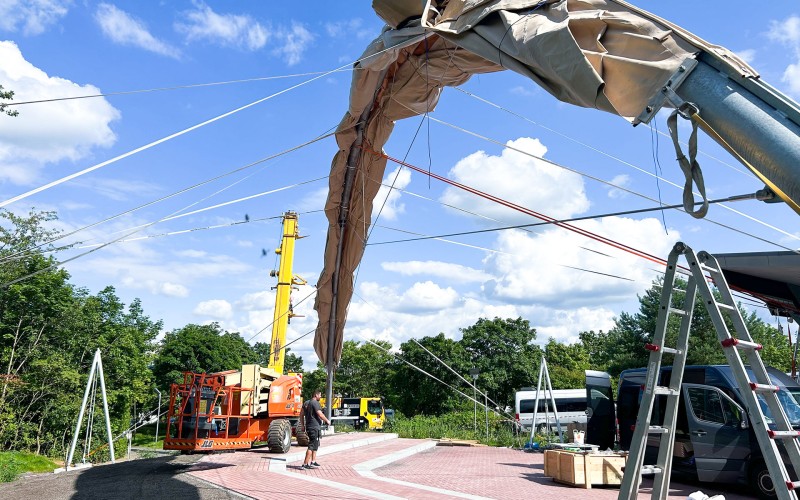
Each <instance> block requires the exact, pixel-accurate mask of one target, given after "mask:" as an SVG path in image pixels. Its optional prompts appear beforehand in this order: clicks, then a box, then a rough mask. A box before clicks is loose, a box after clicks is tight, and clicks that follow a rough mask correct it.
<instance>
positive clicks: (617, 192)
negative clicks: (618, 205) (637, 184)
mask: <svg viewBox="0 0 800 500" xmlns="http://www.w3.org/2000/svg"><path fill="white" fill-rule="evenodd" d="M611 184H613V185H615V186H619V187H624V188H627V187H629V186H630V185H631V176H629V175H627V174H620V175H617V176H615V177H614V178H613V179H611ZM606 187H607V188H608V197H609V198H612V199H617V198H624V197H626V196H628V194H629V193H628V192H627V191H623V190H621V189H615V188H613V187H611V186H608V185H607V186H606Z"/></svg>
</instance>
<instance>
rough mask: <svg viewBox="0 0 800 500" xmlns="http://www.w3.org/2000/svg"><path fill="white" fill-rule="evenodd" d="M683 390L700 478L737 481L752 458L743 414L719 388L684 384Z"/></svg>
mask: <svg viewBox="0 0 800 500" xmlns="http://www.w3.org/2000/svg"><path fill="white" fill-rule="evenodd" d="M682 390H683V397H684V403H685V408H686V417H687V420H688V424H689V438H690V439H691V444H692V448H693V450H694V459H695V465H696V466H697V478H698V479H699V480H700V481H712V482H729V481H730V482H735V481H737V480H738V479H739V477H740V474H741V471H742V470H743V467H744V462H745V460H746V458H747V457H748V455H750V434H749V432H748V430H747V429H746V428H743V427H742V422H743V421H746V416H745V412H744V410H743V409H742V407H741V406H739V405H738V404H736V402H734V401H733V399H731V398H730V397H729V396H728V395H727V394H725V393H724V392H723V391H722V390H720V389H718V388H716V387H711V386H708V385H700V384H683V389H682ZM679 439H681V437H680V436H677V435H676V440H679Z"/></svg>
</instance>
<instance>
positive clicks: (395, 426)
mask: <svg viewBox="0 0 800 500" xmlns="http://www.w3.org/2000/svg"><path fill="white" fill-rule="evenodd" d="M386 431H387V432H395V433H397V434H398V435H399V436H400V437H403V438H413V439H442V438H447V439H464V440H472V441H478V442H480V443H483V444H486V445H489V446H502V447H521V446H522V444H523V440H524V438H525V436H522V435H518V434H515V433H514V432H513V427H512V426H511V423H510V422H509V421H508V420H505V419H502V418H499V417H498V416H497V415H489V432H488V434H487V432H486V419H485V416H484V415H480V416H479V418H478V419H477V423H476V422H475V419H474V416H473V412H471V411H470V412H466V411H462V412H452V413H446V414H444V415H439V416H428V415H415V416H414V417H411V418H408V417H404V416H403V415H401V414H396V415H395V418H394V419H393V420H391V421H389V422H387V425H386Z"/></svg>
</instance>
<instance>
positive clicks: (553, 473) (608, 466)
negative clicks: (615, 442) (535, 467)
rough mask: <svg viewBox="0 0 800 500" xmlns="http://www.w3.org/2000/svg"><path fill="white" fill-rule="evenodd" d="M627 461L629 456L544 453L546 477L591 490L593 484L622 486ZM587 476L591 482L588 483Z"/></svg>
mask: <svg viewBox="0 0 800 500" xmlns="http://www.w3.org/2000/svg"><path fill="white" fill-rule="evenodd" d="M626 459H627V455H604V454H599V453H580V452H579V453H576V452H572V451H562V450H547V451H545V452H544V475H545V476H548V477H552V478H553V479H554V480H555V481H558V482H560V483H565V484H570V485H572V486H583V487H584V488H591V487H592V484H622V476H623V473H622V468H623V467H624V466H625V460H626ZM587 476H588V477H589V481H586V477H587Z"/></svg>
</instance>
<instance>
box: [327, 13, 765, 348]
mask: <svg viewBox="0 0 800 500" xmlns="http://www.w3.org/2000/svg"><path fill="white" fill-rule="evenodd" d="M373 7H374V9H375V11H376V12H377V13H378V15H380V16H381V17H382V18H383V19H384V20H385V21H386V22H387V27H386V28H384V30H383V32H382V33H381V35H380V36H379V37H378V38H376V39H375V40H374V41H373V42H372V43H371V44H370V45H369V46H368V47H367V49H366V51H365V52H364V54H363V55H362V57H361V58H360V62H359V63H358V64H356V66H355V68H354V71H353V80H352V86H351V92H350V103H349V107H348V109H347V112H346V113H345V115H344V118H343V119H342V121H341V123H340V124H339V127H338V129H337V134H336V140H337V143H338V146H339V151H338V152H337V153H336V155H335V157H334V159H333V163H332V165H331V175H330V192H329V194H328V199H327V202H326V204H325V212H326V215H327V217H328V221H329V224H330V225H329V229H328V236H327V241H326V248H325V264H324V269H323V271H322V274H321V275H320V278H319V280H318V282H317V288H318V293H317V298H316V302H315V306H314V307H315V309H316V310H317V312H318V314H319V323H318V326H317V331H316V335H315V339H314V347H315V350H316V352H317V355H318V356H319V358H320V360H321V361H322V362H323V363H327V361H328V353H329V346H328V342H329V338H330V339H331V340H332V342H333V343H332V345H331V348H332V349H331V350H330V353H331V355H332V361H333V362H334V364H337V363H338V361H339V356H340V353H341V349H342V342H343V331H344V325H345V321H346V316H347V307H348V305H349V303H350V299H351V298H352V293H353V273H354V271H355V269H356V268H357V267H358V264H359V262H360V261H361V257H362V254H363V252H364V248H365V244H366V235H367V233H368V230H369V225H370V221H371V217H372V200H373V198H374V197H375V196H376V194H377V192H378V189H379V187H380V182H381V180H382V178H383V175H384V170H385V168H386V159H385V158H384V157H382V156H380V154H381V153H382V152H383V150H382V148H383V145H384V144H385V143H386V141H387V140H388V138H389V136H390V134H391V132H392V128H393V126H394V122H395V121H396V120H399V119H402V118H408V117H411V116H415V115H420V114H424V113H426V112H428V111H432V110H433V109H434V108H435V107H436V104H437V102H438V99H439V96H440V95H441V93H442V90H443V88H444V87H445V86H457V85H461V84H463V83H465V82H466V81H467V80H468V79H469V78H470V77H471V76H472V75H473V74H479V73H488V72H495V71H501V70H504V69H510V70H512V71H515V72H517V73H520V74H521V75H524V76H525V77H527V78H529V79H531V80H533V82H535V83H536V84H538V85H539V86H541V87H542V88H544V89H545V90H547V91H548V92H549V93H550V94H552V95H553V96H554V97H556V98H558V99H560V100H562V101H564V102H568V103H571V104H575V105H578V106H583V107H588V108H596V109H599V110H602V111H606V112H609V113H614V114H616V115H619V116H621V117H623V118H625V119H627V120H629V121H631V122H634V121H635V119H636V117H637V116H638V115H639V114H640V113H641V112H642V111H643V110H644V108H645V107H646V106H647V103H648V100H649V99H650V98H651V97H652V96H653V94H654V93H655V92H657V91H658V89H660V88H661V87H662V86H663V85H664V84H665V83H666V82H667V80H668V79H669V78H670V76H671V75H672V74H673V73H675V71H677V70H678V68H679V66H680V65H681V63H682V62H683V61H685V60H686V59H687V58H689V57H691V56H692V55H693V54H695V53H696V52H698V51H699V50H701V49H702V50H706V51H708V52H711V53H713V54H714V55H715V56H716V57H718V58H720V59H721V60H724V61H727V62H729V63H730V64H732V65H733V66H734V67H735V68H736V69H737V71H740V72H742V73H744V74H754V72H752V70H751V69H750V68H748V67H747V65H746V64H745V63H743V62H742V61H740V60H738V59H736V57H735V56H733V54H732V53H730V52H728V51H727V50H725V49H723V48H720V47H716V46H711V45H709V44H707V43H706V42H704V41H703V40H701V39H699V38H697V37H695V36H694V35H692V34H691V33H688V32H686V31H684V30H682V29H680V28H678V27H677V26H673V25H671V24H669V23H668V22H666V21H664V20H662V19H659V18H657V17H655V16H652V15H649V14H647V13H645V12H642V11H640V10H638V9H636V8H635V7H633V6H630V5H629V4H627V3H625V2H622V1H619V0H544V1H540V2H536V1H531V0H440V1H434V0H428V2H427V3H426V4H424V5H423V4H422V2H420V0H374V1H373Z"/></svg>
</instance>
